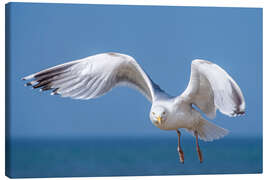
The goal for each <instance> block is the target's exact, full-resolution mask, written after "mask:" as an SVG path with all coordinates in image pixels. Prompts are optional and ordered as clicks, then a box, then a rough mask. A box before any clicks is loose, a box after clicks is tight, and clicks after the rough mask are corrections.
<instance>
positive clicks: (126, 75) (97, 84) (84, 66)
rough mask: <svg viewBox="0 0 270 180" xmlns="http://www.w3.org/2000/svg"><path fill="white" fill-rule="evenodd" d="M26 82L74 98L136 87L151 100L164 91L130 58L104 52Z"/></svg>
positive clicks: (59, 66) (41, 72)
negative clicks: (114, 89)
mask: <svg viewBox="0 0 270 180" xmlns="http://www.w3.org/2000/svg"><path fill="white" fill-rule="evenodd" d="M22 79H23V80H30V79H33V80H32V81H30V82H28V83H26V85H27V86H32V87H33V88H41V90H42V91H45V90H52V93H51V94H52V95H54V94H60V95H61V96H62V97H71V98H74V99H91V98H96V97H99V96H101V95H103V94H105V93H107V92H108V91H109V90H111V89H112V88H113V87H115V86H116V85H120V84H124V85H130V86H132V87H135V88H136V89H138V90H139V91H140V92H142V93H143V94H144V95H145V96H146V98H147V99H148V100H149V101H153V99H154V98H155V93H157V92H159V91H162V90H161V89H160V88H159V86H158V85H156V84H155V83H154V82H153V81H152V80H151V79H150V78H149V77H148V76H147V75H146V73H145V72H144V71H143V70H142V68H141V67H140V66H139V65H138V63H137V62H136V61H135V60H134V59H133V58H132V57H130V56H128V55H124V54H119V53H103V54H97V55H94V56H90V57H87V58H84V59H80V60H76V61H72V62H68V63H65V64H61V65H58V66H55V67H52V68H49V69H45V70H43V71H40V72H37V73H35V74H32V75H29V76H26V77H24V78H22Z"/></svg>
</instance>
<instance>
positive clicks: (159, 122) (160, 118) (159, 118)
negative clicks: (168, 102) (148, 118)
mask: <svg viewBox="0 0 270 180" xmlns="http://www.w3.org/2000/svg"><path fill="white" fill-rule="evenodd" d="M157 120H158V124H161V121H162V117H160V116H158V117H157Z"/></svg>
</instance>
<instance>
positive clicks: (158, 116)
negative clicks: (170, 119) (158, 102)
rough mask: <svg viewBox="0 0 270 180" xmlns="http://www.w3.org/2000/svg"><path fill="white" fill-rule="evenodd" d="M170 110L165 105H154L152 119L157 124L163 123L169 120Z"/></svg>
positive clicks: (151, 113)
mask: <svg viewBox="0 0 270 180" xmlns="http://www.w3.org/2000/svg"><path fill="white" fill-rule="evenodd" d="M167 116H168V111H167V110H166V108H165V107H163V106H152V108H151V111H150V119H151V121H152V123H154V124H155V125H161V124H162V123H164V122H165V121H166V120H167Z"/></svg>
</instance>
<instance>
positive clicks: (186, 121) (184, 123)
mask: <svg viewBox="0 0 270 180" xmlns="http://www.w3.org/2000/svg"><path fill="white" fill-rule="evenodd" d="M194 123H195V120H194V117H192V116H190V115H183V114H178V116H175V117H171V118H169V119H168V121H167V122H166V123H165V124H164V125H163V126H162V127H159V128H160V129H164V130H176V129H179V128H187V129H190V128H192V126H193V125H194Z"/></svg>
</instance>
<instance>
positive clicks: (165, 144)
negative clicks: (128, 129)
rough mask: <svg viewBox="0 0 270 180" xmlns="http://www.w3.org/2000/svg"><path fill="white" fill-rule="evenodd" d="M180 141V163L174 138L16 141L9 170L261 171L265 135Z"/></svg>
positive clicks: (25, 173) (18, 173) (51, 173)
mask: <svg viewBox="0 0 270 180" xmlns="http://www.w3.org/2000/svg"><path fill="white" fill-rule="evenodd" d="M200 146H201V150H202V152H203V158H204V162H203V163H202V164H200V163H199V160H198V157H197V152H196V147H195V141H194V139H192V138H185V139H183V140H182V148H183V150H184V154H185V163H184V164H181V163H180V162H179V158H178V152H177V149H176V148H177V136H176V137H175V138H163V137H162V138H141V137H140V138H138V137H137V138H136V137H133V138H128V137H126V138H96V139H93V138H73V139H68V138H66V139H45V138H44V139H42V138H41V139H12V140H10V141H9V142H8V143H7V152H6V174H7V176H9V177H12V178H22V177H25V178H30V177H31V178H33V177H78V176H140V175H144V176H146V175H186V174H223V173H224V174H228V173H262V138H223V139H221V140H218V141H213V142H202V141H200Z"/></svg>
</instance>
